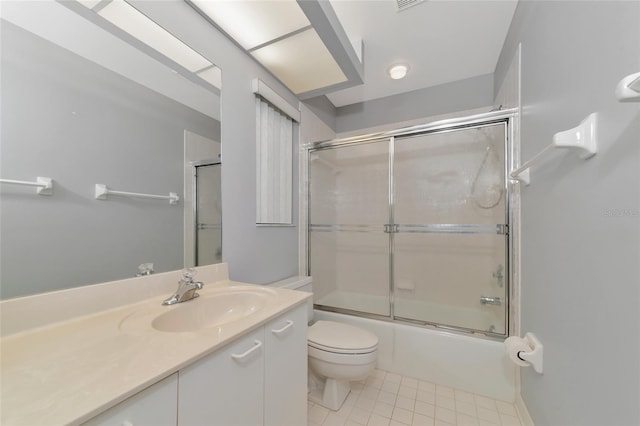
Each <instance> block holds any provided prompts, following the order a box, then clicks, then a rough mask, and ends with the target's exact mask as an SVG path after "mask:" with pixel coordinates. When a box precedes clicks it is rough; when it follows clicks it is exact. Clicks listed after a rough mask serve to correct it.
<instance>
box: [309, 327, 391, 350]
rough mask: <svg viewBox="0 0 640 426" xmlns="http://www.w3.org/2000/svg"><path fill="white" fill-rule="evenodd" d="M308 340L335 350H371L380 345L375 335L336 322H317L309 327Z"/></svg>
mask: <svg viewBox="0 0 640 426" xmlns="http://www.w3.org/2000/svg"><path fill="white" fill-rule="evenodd" d="M307 338H308V339H309V342H310V343H316V344H318V345H322V346H325V347H328V348H335V349H369V348H373V347H375V346H376V345H377V344H378V336H376V335H375V334H373V333H371V332H369V331H367V330H363V329H361V328H358V327H354V326H352V325H349V324H343V323H340V322H334V321H317V322H316V323H315V324H313V325H312V326H311V327H309V334H308V337H307Z"/></svg>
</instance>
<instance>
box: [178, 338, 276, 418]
mask: <svg viewBox="0 0 640 426" xmlns="http://www.w3.org/2000/svg"><path fill="white" fill-rule="evenodd" d="M263 387H264V333H263V328H260V329H259V330H257V331H255V332H253V333H250V334H249V335H247V336H244V337H242V338H240V339H239V340H236V341H235V342H233V343H231V344H230V345H229V346H227V347H225V348H222V349H220V350H218V351H216V352H215V353H213V354H211V355H209V356H208V357H206V358H204V359H202V360H200V361H198V362H196V363H195V364H193V365H190V366H188V367H186V368H184V369H183V370H180V371H179V372H178V424H179V425H180V426H186V425H193V426H203V425H207V426H217V425H218V426H255V425H261V424H262V418H263V395H264V393H263Z"/></svg>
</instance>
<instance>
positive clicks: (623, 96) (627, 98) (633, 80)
mask: <svg viewBox="0 0 640 426" xmlns="http://www.w3.org/2000/svg"><path fill="white" fill-rule="evenodd" d="M616 98H618V100H619V101H620V102H640V72H637V73H635V74H629V75H628V76H626V77H625V78H623V79H622V80H620V82H619V83H618V85H617V86H616Z"/></svg>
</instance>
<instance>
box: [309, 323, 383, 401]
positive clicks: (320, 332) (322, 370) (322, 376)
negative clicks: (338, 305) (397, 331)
mask: <svg viewBox="0 0 640 426" xmlns="http://www.w3.org/2000/svg"><path fill="white" fill-rule="evenodd" d="M307 339H308V340H307V347H308V353H309V369H310V372H311V374H312V381H313V382H315V383H314V384H315V386H314V387H311V389H310V392H309V399H310V400H311V401H313V402H316V403H318V404H320V405H322V406H324V407H326V408H329V409H331V410H339V409H340V407H341V406H342V404H343V403H344V401H345V399H346V398H347V395H349V392H350V390H351V387H350V384H349V382H353V381H357V380H364V379H365V378H367V376H368V375H369V374H370V373H371V372H372V371H373V369H374V368H375V366H376V361H377V354H378V353H377V349H378V338H377V337H376V335H375V334H373V333H370V332H368V331H366V330H363V329H361V328H358V327H354V326H352V325H348V324H342V323H339V322H334V321H317V322H316V323H315V324H313V325H312V326H311V327H309V334H308V338H307Z"/></svg>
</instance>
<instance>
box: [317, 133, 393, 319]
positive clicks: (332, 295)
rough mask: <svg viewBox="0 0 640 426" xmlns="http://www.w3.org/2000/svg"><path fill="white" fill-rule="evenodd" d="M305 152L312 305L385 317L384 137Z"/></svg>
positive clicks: (386, 184)
mask: <svg viewBox="0 0 640 426" xmlns="http://www.w3.org/2000/svg"><path fill="white" fill-rule="evenodd" d="M309 154H310V161H309V177H310V184H309V272H310V274H311V275H312V276H313V281H314V284H313V286H314V301H315V304H316V305H320V306H321V307H322V308H324V309H332V308H337V309H344V310H349V311H356V312H360V313H365V314H374V315H384V316H389V315H390V301H389V292H390V285H389V278H390V276H389V247H390V245H389V244H390V240H389V233H388V225H387V224H388V218H389V208H390V203H389V143H388V139H387V140H381V141H378V142H372V143H367V144H360V145H348V146H338V147H332V148H328V149H316V150H312V151H310V153H309Z"/></svg>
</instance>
